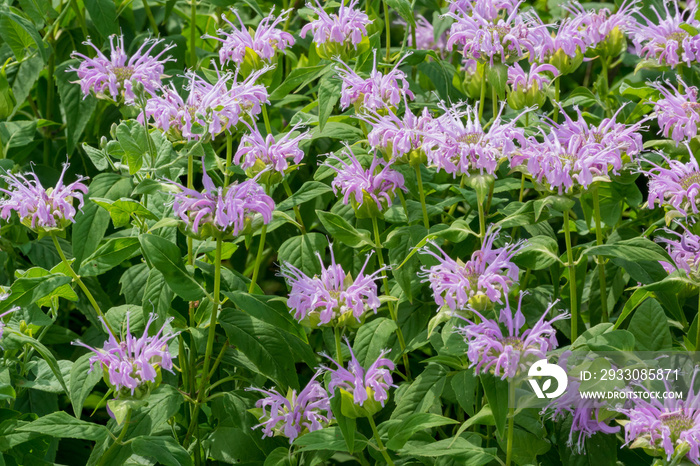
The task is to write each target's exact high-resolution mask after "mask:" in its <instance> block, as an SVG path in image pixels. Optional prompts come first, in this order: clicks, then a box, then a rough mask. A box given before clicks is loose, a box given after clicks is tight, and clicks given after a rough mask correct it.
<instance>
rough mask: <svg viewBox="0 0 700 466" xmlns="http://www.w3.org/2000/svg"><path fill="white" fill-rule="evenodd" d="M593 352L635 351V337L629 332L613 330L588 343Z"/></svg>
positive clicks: (591, 339) (595, 337) (589, 340)
mask: <svg viewBox="0 0 700 466" xmlns="http://www.w3.org/2000/svg"><path fill="white" fill-rule="evenodd" d="M586 346H588V348H589V349H591V350H592V351H633V350H634V335H632V333H630V332H628V331H627V330H613V331H610V332H607V333H603V334H601V335H597V336H594V337H593V338H590V339H588V340H587V341H586Z"/></svg>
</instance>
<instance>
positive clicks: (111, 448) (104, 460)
mask: <svg viewBox="0 0 700 466" xmlns="http://www.w3.org/2000/svg"><path fill="white" fill-rule="evenodd" d="M130 421H131V409H129V410H128V411H127V412H126V418H124V426H123V427H122V430H121V432H119V437H117V439H116V440H115V441H114V442H113V443H112V445H110V446H109V448H108V449H107V451H106V452H105V453H104V455H102V459H101V460H100V462H99V465H98V466H103V465H106V464H108V459H109V457H110V456H112V453H113V452H114V450H115V449H116V448H117V445H122V440H123V439H124V437H125V436H126V431H127V429H128V428H129V422H130Z"/></svg>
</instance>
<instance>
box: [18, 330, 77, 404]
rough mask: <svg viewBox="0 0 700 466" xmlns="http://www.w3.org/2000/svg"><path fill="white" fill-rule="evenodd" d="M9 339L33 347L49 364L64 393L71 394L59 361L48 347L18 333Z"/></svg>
mask: <svg viewBox="0 0 700 466" xmlns="http://www.w3.org/2000/svg"><path fill="white" fill-rule="evenodd" d="M8 338H12V339H13V340H15V341H18V342H20V343H22V344H27V345H30V346H32V347H33V348H34V349H35V350H36V352H37V353H39V355H41V357H42V358H44V361H46V362H47V363H48V365H49V368H50V369H51V372H53V375H55V376H56V379H57V380H58V383H60V384H61V387H62V388H63V391H65V392H66V393H70V392H69V391H68V388H67V387H66V382H65V381H64V380H63V374H62V373H61V368H60V366H59V365H58V361H56V358H55V357H54V355H53V354H52V353H51V351H49V349H48V348H47V347H46V346H44V345H43V344H41V343H40V342H39V341H37V340H35V339H34V338H32V337H29V336H27V335H24V334H22V333H18V332H12V333H11V336H9V337H8Z"/></svg>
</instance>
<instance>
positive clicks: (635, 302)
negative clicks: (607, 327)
mask: <svg viewBox="0 0 700 466" xmlns="http://www.w3.org/2000/svg"><path fill="white" fill-rule="evenodd" d="M653 295H654V293H652V292H651V291H646V290H642V289H636V290H634V293H632V296H630V298H629V299H628V300H627V302H626V303H625V307H623V308H622V312H620V316H619V317H618V318H617V320H616V321H615V327H614V328H619V327H620V325H622V323H623V322H624V321H625V319H626V318H627V316H629V315H630V314H631V313H632V312H633V311H634V310H635V309H637V307H638V306H639V305H640V304H642V303H643V302H644V300H645V299H647V298H649V297H651V296H653Z"/></svg>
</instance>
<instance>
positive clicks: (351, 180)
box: [325, 144, 407, 211]
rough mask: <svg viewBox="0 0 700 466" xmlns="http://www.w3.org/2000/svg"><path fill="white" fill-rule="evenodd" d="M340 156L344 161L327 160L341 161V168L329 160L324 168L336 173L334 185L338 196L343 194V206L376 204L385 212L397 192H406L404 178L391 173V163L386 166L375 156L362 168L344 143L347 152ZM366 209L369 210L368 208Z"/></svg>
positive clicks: (393, 171)
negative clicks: (351, 203)
mask: <svg viewBox="0 0 700 466" xmlns="http://www.w3.org/2000/svg"><path fill="white" fill-rule="evenodd" d="M341 155H342V156H343V158H340V157H338V156H337V155H330V156H329V157H328V159H330V160H335V161H336V162H338V163H339V165H340V166H338V167H336V166H333V165H331V164H330V163H329V162H328V160H327V161H326V162H325V165H327V166H329V167H330V168H332V169H333V170H335V172H336V173H337V174H336V176H335V179H334V180H333V183H332V186H333V190H334V191H335V193H336V194H338V193H342V194H343V203H344V204H346V205H347V204H349V203H350V202H351V200H352V201H354V202H355V203H356V204H357V206H358V207H361V206H362V205H363V204H365V203H368V204H369V205H376V208H377V209H378V210H379V211H384V210H386V209H387V208H388V207H389V206H391V203H392V200H393V198H394V196H395V195H396V191H397V190H399V189H401V190H403V191H407V189H406V186H404V180H403V175H402V174H401V173H399V172H397V171H396V170H392V169H391V164H384V163H383V162H382V159H379V158H377V154H376V153H375V154H374V155H373V156H372V163H371V164H370V166H369V168H364V167H363V166H362V164H361V163H360V161H359V160H357V157H355V154H353V152H352V149H350V146H348V145H347V144H345V149H343V150H342V151H341ZM346 159H348V161H346ZM367 207H368V208H369V206H367Z"/></svg>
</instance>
